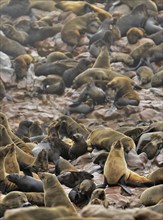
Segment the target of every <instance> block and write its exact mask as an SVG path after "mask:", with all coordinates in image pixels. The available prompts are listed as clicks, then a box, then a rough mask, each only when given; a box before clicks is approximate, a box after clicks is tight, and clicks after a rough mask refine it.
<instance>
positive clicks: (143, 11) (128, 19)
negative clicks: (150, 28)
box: [116, 4, 148, 37]
mask: <svg viewBox="0 0 163 220" xmlns="http://www.w3.org/2000/svg"><path fill="white" fill-rule="evenodd" d="M147 19H148V12H147V6H146V5H145V4H141V5H138V6H136V7H135V8H134V9H133V10H132V11H131V13H130V14H128V15H124V16H122V17H120V18H119V19H118V21H117V22H116V25H117V27H118V28H119V30H120V32H121V36H122V37H124V36H125V35H126V34H127V31H128V30H129V29H130V28H132V27H143V25H144V24H145V22H146V20H147Z"/></svg>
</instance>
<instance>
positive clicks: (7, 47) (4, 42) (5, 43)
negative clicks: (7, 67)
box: [0, 33, 26, 58]
mask: <svg viewBox="0 0 163 220" xmlns="http://www.w3.org/2000/svg"><path fill="white" fill-rule="evenodd" d="M0 42H1V44H0V50H1V51H2V52H3V53H5V54H7V55H8V56H11V57H13V58H16V57H17V56H19V55H22V54H26V50H25V48H24V47H23V46H22V45H21V44H20V43H18V42H16V41H15V40H11V39H9V38H7V37H6V36H5V35H3V34H2V33H0Z"/></svg>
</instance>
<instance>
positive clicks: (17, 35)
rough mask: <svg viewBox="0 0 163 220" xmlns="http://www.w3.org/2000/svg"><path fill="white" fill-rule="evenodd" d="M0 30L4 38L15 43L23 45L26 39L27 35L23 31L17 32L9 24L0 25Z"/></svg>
mask: <svg viewBox="0 0 163 220" xmlns="http://www.w3.org/2000/svg"><path fill="white" fill-rule="evenodd" d="M0 29H1V30H2V31H3V33H4V34H5V35H6V37H8V38H10V39H12V40H15V41H16V42H18V43H20V44H22V45H25V43H26V40H27V38H28V34H27V33H26V32H25V31H21V30H17V29H16V28H15V27H14V26H12V25H10V24H2V25H1V26H0Z"/></svg>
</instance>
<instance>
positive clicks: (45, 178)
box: [39, 172, 76, 213]
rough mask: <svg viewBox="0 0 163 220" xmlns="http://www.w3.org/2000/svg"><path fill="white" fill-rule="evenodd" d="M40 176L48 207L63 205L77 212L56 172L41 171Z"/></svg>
mask: <svg viewBox="0 0 163 220" xmlns="http://www.w3.org/2000/svg"><path fill="white" fill-rule="evenodd" d="M39 177H40V179H41V180H42V183H43V188H44V203H45V206H46V207H56V206H60V205H62V206H65V207H67V208H69V209H70V210H71V211H72V212H75V213H76V209H75V207H74V206H73V204H72V203H71V201H70V199H69V198H68V196H67V194H66V193H65V191H64V189H63V187H62V185H61V184H60V182H59V181H58V179H57V177H56V175H55V174H50V173H47V172H44V173H42V172H39Z"/></svg>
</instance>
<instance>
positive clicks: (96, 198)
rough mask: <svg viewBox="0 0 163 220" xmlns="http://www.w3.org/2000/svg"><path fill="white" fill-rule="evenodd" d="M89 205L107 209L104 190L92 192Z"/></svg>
mask: <svg viewBox="0 0 163 220" xmlns="http://www.w3.org/2000/svg"><path fill="white" fill-rule="evenodd" d="M89 204H94V205H95V204H100V205H103V206H104V207H105V208H108V206H109V201H108V200H107V199H106V194H105V191H104V189H95V190H94V191H93V192H92V195H91V198H90V202H89Z"/></svg>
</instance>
